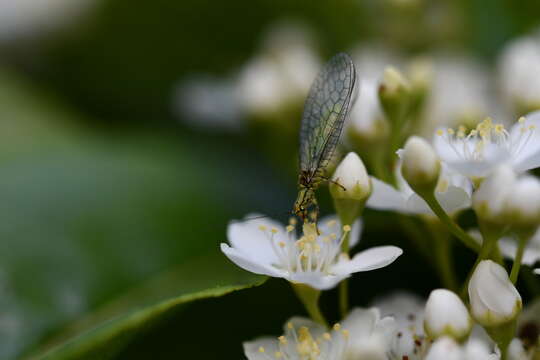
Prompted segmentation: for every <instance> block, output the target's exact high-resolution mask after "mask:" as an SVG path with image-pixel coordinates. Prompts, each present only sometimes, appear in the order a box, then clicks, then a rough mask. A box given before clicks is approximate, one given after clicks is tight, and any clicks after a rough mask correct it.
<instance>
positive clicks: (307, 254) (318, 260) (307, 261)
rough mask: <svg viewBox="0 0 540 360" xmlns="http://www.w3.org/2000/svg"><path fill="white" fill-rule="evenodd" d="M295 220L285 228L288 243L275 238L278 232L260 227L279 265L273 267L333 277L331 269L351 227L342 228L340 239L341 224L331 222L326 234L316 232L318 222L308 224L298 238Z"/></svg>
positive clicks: (303, 227) (291, 271)
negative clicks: (338, 232)
mask: <svg viewBox="0 0 540 360" xmlns="http://www.w3.org/2000/svg"><path fill="white" fill-rule="evenodd" d="M295 225H296V221H295V219H292V220H291V221H290V222H289V225H288V226H287V227H286V238H285V240H283V239H282V240H278V239H276V235H277V234H278V233H279V230H278V229H276V228H272V229H268V228H267V227H266V226H260V227H259V229H260V230H261V231H262V232H263V233H264V234H265V235H266V237H267V239H268V241H269V242H270V244H271V246H272V250H273V251H274V253H275V255H276V257H277V258H278V261H279V262H278V263H277V264H273V265H274V266H276V267H278V268H281V269H284V270H287V271H288V272H289V273H293V272H297V273H300V272H320V273H323V274H325V275H328V274H330V273H331V272H330V268H331V266H332V265H333V264H335V263H336V261H337V260H338V258H339V256H340V254H341V244H342V243H343V241H344V239H345V237H346V235H347V234H348V233H349V232H350V231H351V227H350V226H349V225H345V226H343V229H342V230H343V231H342V235H341V236H340V237H339V238H338V235H337V230H339V228H338V222H337V221H335V220H331V221H329V222H328V223H327V224H326V225H327V228H328V231H327V233H326V234H325V233H322V232H321V233H320V234H318V233H317V227H316V225H315V223H309V222H306V223H304V225H303V226H302V230H303V235H302V236H301V237H300V238H299V239H296V236H295V231H294V230H295Z"/></svg>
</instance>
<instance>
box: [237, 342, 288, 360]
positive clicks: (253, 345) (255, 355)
mask: <svg viewBox="0 0 540 360" xmlns="http://www.w3.org/2000/svg"><path fill="white" fill-rule="evenodd" d="M242 345H243V346H244V355H246V357H247V358H248V360H268V356H269V355H270V356H271V358H273V357H274V354H275V352H276V351H279V341H278V339H277V338H275V337H268V336H266V337H261V338H258V339H255V340H253V341H246V342H245V343H243V344H242ZM261 347H262V348H264V353H261V352H260V351H259V349H260V348H261Z"/></svg>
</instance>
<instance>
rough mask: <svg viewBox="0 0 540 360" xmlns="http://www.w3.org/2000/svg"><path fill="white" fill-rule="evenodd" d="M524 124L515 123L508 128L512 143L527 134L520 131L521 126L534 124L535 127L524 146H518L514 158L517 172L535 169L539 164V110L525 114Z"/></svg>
mask: <svg viewBox="0 0 540 360" xmlns="http://www.w3.org/2000/svg"><path fill="white" fill-rule="evenodd" d="M525 118H526V121H525V123H524V124H520V123H519V122H517V123H515V124H514V125H513V126H512V129H511V130H510V138H511V141H512V143H515V144H519V143H520V142H519V138H520V137H523V136H527V134H522V133H521V128H522V127H523V126H527V127H528V126H531V125H532V126H534V127H535V129H534V130H533V132H532V133H531V137H530V138H529V139H528V141H527V143H526V146H520V147H519V149H514V151H516V150H517V151H518V152H517V154H516V156H515V158H514V168H515V170H516V171H518V172H524V171H527V170H530V169H535V168H537V167H539V166H540V111H535V112H533V113H531V114H528V115H526V116H525Z"/></svg>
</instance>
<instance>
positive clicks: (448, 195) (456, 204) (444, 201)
mask: <svg viewBox="0 0 540 360" xmlns="http://www.w3.org/2000/svg"><path fill="white" fill-rule="evenodd" d="M435 197H436V198H437V200H439V203H440V204H441V206H442V208H443V209H444V210H445V211H446V212H447V213H449V214H453V213H454V212H456V211H459V210H463V209H467V208H469V207H470V206H471V196H470V193H468V192H467V191H466V190H465V189H463V188H460V187H455V186H451V187H449V188H448V190H446V191H445V192H442V193H441V192H436V193H435Z"/></svg>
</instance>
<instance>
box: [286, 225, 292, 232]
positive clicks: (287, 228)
mask: <svg viewBox="0 0 540 360" xmlns="http://www.w3.org/2000/svg"><path fill="white" fill-rule="evenodd" d="M285 230H287V232H291V231H293V230H294V226H293V225H287V227H286V228H285Z"/></svg>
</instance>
